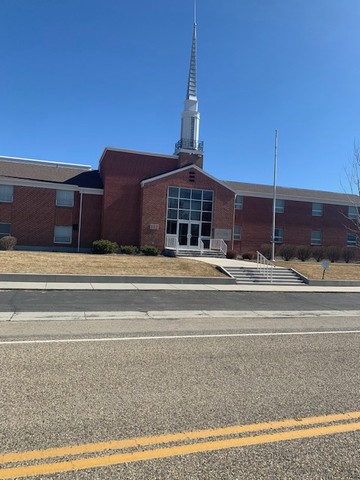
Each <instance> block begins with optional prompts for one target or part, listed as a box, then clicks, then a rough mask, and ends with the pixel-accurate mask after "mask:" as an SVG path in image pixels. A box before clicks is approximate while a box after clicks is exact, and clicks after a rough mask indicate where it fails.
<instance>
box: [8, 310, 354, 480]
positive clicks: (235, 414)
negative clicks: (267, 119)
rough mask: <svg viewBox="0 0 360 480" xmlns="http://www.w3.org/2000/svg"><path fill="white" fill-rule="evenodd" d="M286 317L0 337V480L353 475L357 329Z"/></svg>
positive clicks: (224, 479) (195, 479) (250, 479)
mask: <svg viewBox="0 0 360 480" xmlns="http://www.w3.org/2000/svg"><path fill="white" fill-rule="evenodd" d="M292 321H293V323H294V325H293V326H294V328H297V329H298V331H293V332H292V334H291V335H274V334H273V333H271V331H269V330H271V329H270V328H269V325H268V328H267V330H268V334H267V335H262V336H255V335H253V336H241V335H240V336H231V335H224V336H214V337H206V336H200V337H199V336H189V337H186V338H184V337H177V336H176V334H175V335H174V334H172V335H169V336H168V338H154V337H153V338H141V339H140V338H137V339H134V338H132V339H131V338H127V339H125V338H123V339H118V340H116V339H104V337H103V335H100V336H99V338H98V339H93V340H91V341H87V342H83V343H73V342H71V338H68V341H65V342H60V341H55V342H53V343H35V342H34V343H31V342H30V343H19V344H14V343H8V344H6V345H5V344H1V346H0V357H1V358H0V361H1V365H2V368H1V370H0V382H1V386H2V388H1V391H2V394H1V410H0V444H1V450H2V456H0V462H1V467H2V469H1V470H0V475H1V476H0V478H36V479H39V480H40V479H44V480H50V479H51V480H60V479H61V480H70V479H71V480H74V479H76V480H83V479H89V478H91V479H92V480H103V479H105V478H106V479H107V480H112V479H113V480H119V479H122V478H124V479H125V478H126V479H127V480H128V479H129V480H131V479H134V480H135V479H136V480H138V479H147V480H152V479H154V480H155V479H156V480H165V479H166V480H168V479H169V478H171V479H172V480H182V479H191V480H204V479H209V480H211V479H213V480H218V479H222V480H227V479H228V480H230V479H231V480H240V479H241V480H242V479H245V478H246V479H247V480H253V479H254V480H255V479H256V480H258V479H276V480H278V479H279V478H284V479H285V478H286V479H299V478H301V479H309V480H310V479H311V480H314V479H327V478H329V479H330V478H331V479H358V478H360V467H359V462H358V452H359V448H360V434H359V431H360V430H359V429H360V424H359V418H360V412H359V386H360V360H359V355H358V352H359V347H360V334H359V333H350V331H348V332H339V331H337V332H336V331H335V330H336V328H335V329H334V331H333V333H325V332H318V333H316V334H315V333H313V334H311V335H309V334H306V333H305V332H302V330H303V328H304V325H302V324H301V322H302V320H301V319H298V320H297V321H296V319H293V320H292ZM323 321H325V319H323ZM332 321H334V320H332ZM220 322H221V320H220ZM227 322H228V327H231V328H230V330H229V333H230V332H233V331H234V329H235V330H236V328H235V327H236V325H237V330H236V331H237V333H238V334H241V333H243V329H242V326H241V322H239V319H232V320H231V321H230V320H227ZM229 322H230V323H229ZM258 322H259V323H258V327H259V328H260V330H261V328H263V327H265V326H266V325H267V321H266V320H260V319H259V320H258ZM280 322H283V326H284V325H285V320H281V321H280ZM296 322H298V323H297V327H296ZM341 322H342V324H343V325H344V324H345V325H346V326H347V327H351V328H354V322H355V319H353V320H352V323H351V324H348V323H347V320H346V319H342V320H338V326H341ZM154 323H156V321H155V320H154ZM168 323H169V322H168ZM195 323H196V320H195ZM79 324H80V326H81V328H83V329H84V332H85V331H86V325H87V324H86V325H84V323H83V322H78V323H77V325H79ZM357 324H358V325H359V322H358V321H357ZM17 325H19V324H17ZM36 325H38V326H41V325H42V323H41V322H37V323H36ZM62 326H63V329H65V331H66V329H67V328H68V324H67V323H66V324H64V323H62ZM163 326H164V323H163ZM32 327H33V325H32V324H29V323H25V324H22V328H23V329H25V330H26V329H28V330H31V328H32ZM278 327H279V329H280V330H281V325H278ZM328 327H329V325H328ZM79 328H80V327H79ZM112 328H116V327H115V326H114V325H113V327H112ZM128 328H130V326H128ZM132 328H133V332H134V328H135V327H134V325H133V327H132ZM202 329H203V333H209V330H208V329H207V328H206V325H205V324H203V325H202ZM135 330H137V329H136V328H135ZM221 330H223V331H224V330H227V328H226V326H223V327H221ZM160 331H161V328H160V329H159V332H160ZM65 333H66V332H63V334H65ZM162 333H164V332H162ZM173 333H174V332H173ZM130 335H131V331H128V332H127V337H129V336H130ZM214 429H215V430H214ZM49 449H51V450H49ZM49 472H50V473H49ZM11 475H12V476H11Z"/></svg>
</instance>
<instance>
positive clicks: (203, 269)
mask: <svg viewBox="0 0 360 480" xmlns="http://www.w3.org/2000/svg"><path fill="white" fill-rule="evenodd" d="M0 272H1V273H53V274H56V273H58V274H83V275H149V276H169V277H171V276H186V277H187V276H193V277H223V276H224V275H223V274H222V273H220V272H219V271H218V270H216V268H215V267H214V266H213V265H209V264H207V263H204V262H199V261H196V260H188V259H185V258H169V257H145V256H132V255H92V254H84V253H58V252H22V251H0Z"/></svg>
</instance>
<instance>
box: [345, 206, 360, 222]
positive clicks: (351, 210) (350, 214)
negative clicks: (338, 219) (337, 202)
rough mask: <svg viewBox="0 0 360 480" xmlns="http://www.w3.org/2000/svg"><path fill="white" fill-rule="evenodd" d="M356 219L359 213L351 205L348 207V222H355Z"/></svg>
mask: <svg viewBox="0 0 360 480" xmlns="http://www.w3.org/2000/svg"><path fill="white" fill-rule="evenodd" d="M358 217H359V212H358V209H357V207H355V206H354V205H351V206H350V207H348V218H350V220H357V219H358Z"/></svg>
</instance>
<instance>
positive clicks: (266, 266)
mask: <svg viewBox="0 0 360 480" xmlns="http://www.w3.org/2000/svg"><path fill="white" fill-rule="evenodd" d="M256 268H257V269H258V271H259V272H260V273H261V274H262V275H264V276H265V277H266V279H267V280H270V283H272V281H273V270H274V264H273V263H272V262H270V260H268V259H267V258H266V257H264V255H263V254H262V253H260V252H256Z"/></svg>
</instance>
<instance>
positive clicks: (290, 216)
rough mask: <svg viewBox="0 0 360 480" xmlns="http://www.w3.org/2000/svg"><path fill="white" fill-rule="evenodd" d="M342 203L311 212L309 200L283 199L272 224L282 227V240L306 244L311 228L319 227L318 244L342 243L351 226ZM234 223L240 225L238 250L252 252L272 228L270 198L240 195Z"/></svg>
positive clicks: (309, 238)
mask: <svg viewBox="0 0 360 480" xmlns="http://www.w3.org/2000/svg"><path fill="white" fill-rule="evenodd" d="M347 212H348V209H347V207H346V206H339V205H330V204H324V206H323V215H322V216H319V217H316V216H313V215H312V202H300V201H291V200H285V209H284V213H277V214H276V227H277V228H282V229H283V234H284V243H287V244H294V245H310V243H311V231H312V230H321V232H322V245H323V246H325V247H326V246H330V245H335V246H339V247H345V246H346V240H347V233H348V232H349V230H348V229H349V228H350V227H351V222H350V220H348V219H347ZM235 224H236V225H240V226H241V241H236V242H234V248H235V249H236V250H238V251H240V252H247V251H255V250H257V249H259V247H260V246H261V245H262V244H264V243H270V241H271V231H272V199H270V198H256V197H245V196H244V198H243V209H242V210H236V211H235Z"/></svg>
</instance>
